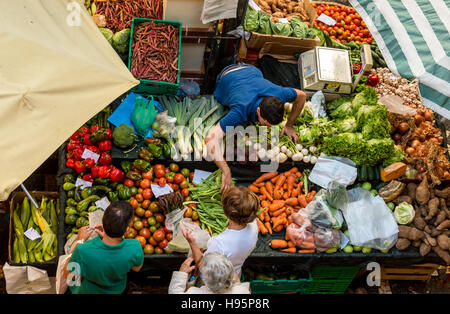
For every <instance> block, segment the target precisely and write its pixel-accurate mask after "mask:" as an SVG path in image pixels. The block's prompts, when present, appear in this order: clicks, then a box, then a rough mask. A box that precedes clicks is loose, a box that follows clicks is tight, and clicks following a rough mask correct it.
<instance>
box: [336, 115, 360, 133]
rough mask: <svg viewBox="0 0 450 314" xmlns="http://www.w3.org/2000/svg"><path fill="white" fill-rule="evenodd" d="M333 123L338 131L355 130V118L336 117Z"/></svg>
mask: <svg viewBox="0 0 450 314" xmlns="http://www.w3.org/2000/svg"><path fill="white" fill-rule="evenodd" d="M334 124H335V126H336V128H337V130H338V131H339V132H343V133H346V132H350V133H352V132H356V129H357V125H356V119H355V118H347V119H338V120H335V121H334Z"/></svg>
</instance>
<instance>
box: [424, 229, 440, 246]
mask: <svg viewBox="0 0 450 314" xmlns="http://www.w3.org/2000/svg"><path fill="white" fill-rule="evenodd" d="M424 234H425V239H426V240H427V242H428V244H429V245H431V246H436V245H437V242H436V239H435V238H433V237H432V236H431V235H429V234H428V233H426V232H424ZM425 239H424V240H425Z"/></svg>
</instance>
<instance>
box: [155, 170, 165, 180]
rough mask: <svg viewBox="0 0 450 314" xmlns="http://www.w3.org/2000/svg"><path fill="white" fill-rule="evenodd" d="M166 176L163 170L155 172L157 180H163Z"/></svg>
mask: <svg viewBox="0 0 450 314" xmlns="http://www.w3.org/2000/svg"><path fill="white" fill-rule="evenodd" d="M165 175H166V172H165V171H164V170H162V169H158V170H155V176H156V177H157V178H162V177H164V176H165Z"/></svg>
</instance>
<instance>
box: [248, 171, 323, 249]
mask: <svg viewBox="0 0 450 314" xmlns="http://www.w3.org/2000/svg"><path fill="white" fill-rule="evenodd" d="M301 178H302V173H301V172H300V171H299V170H298V169H297V168H296V167H294V168H292V169H291V170H289V171H286V172H283V173H278V172H277V171H273V172H267V173H265V174H263V175H261V176H260V177H259V178H258V179H256V180H255V181H254V182H253V183H252V184H251V185H250V186H249V188H250V190H252V191H253V192H255V193H257V194H259V199H260V201H261V208H262V209H261V210H260V211H259V212H258V218H257V219H256V221H257V223H258V229H259V232H261V234H263V235H265V234H267V233H268V234H272V233H273V232H280V231H281V230H283V228H285V227H287V226H288V225H289V224H290V223H292V219H291V217H290V216H291V215H292V214H293V213H295V212H298V211H299V210H300V209H301V208H304V207H306V205H308V203H309V202H311V201H312V200H313V198H314V195H315V194H316V191H310V192H309V193H308V194H306V195H305V191H304V189H302V187H303V181H302V179H301ZM294 249H295V245H294Z"/></svg>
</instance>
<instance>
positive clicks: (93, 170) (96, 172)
mask: <svg viewBox="0 0 450 314" xmlns="http://www.w3.org/2000/svg"><path fill="white" fill-rule="evenodd" d="M99 169H100V167H99V166H93V167H92V168H91V173H92V176H93V177H94V178H98V176H99V175H98V172H99Z"/></svg>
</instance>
